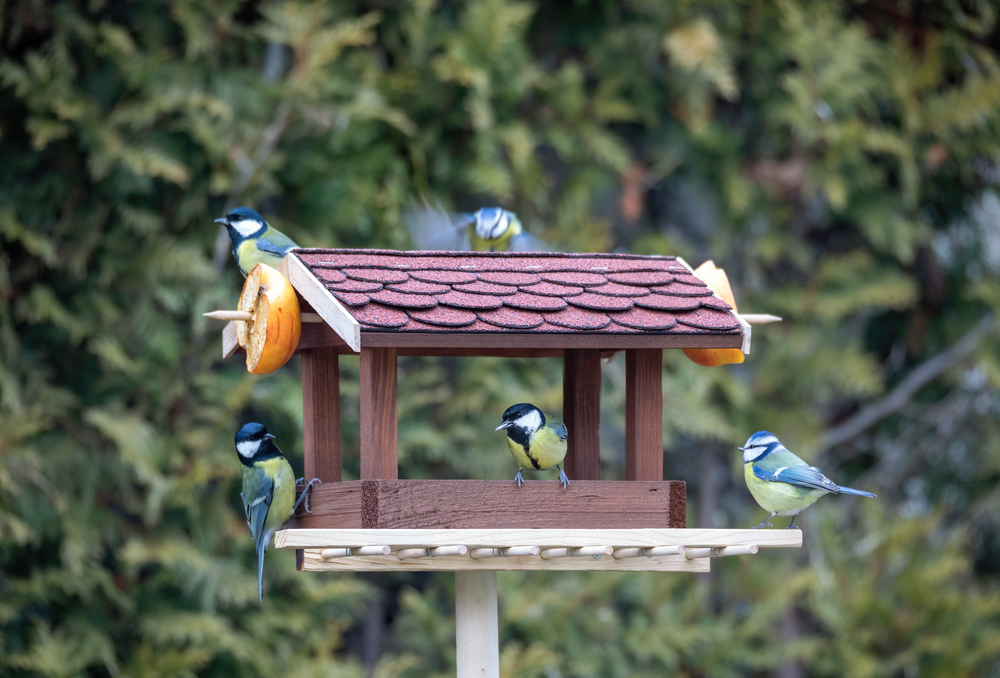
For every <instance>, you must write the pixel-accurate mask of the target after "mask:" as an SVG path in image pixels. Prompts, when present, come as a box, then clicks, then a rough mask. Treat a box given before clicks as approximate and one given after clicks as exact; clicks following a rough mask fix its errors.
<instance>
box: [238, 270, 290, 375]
mask: <svg viewBox="0 0 1000 678" xmlns="http://www.w3.org/2000/svg"><path fill="white" fill-rule="evenodd" d="M238 308H239V310H240V311H247V312H249V313H250V314H251V316H252V317H251V318H250V320H247V321H243V322H237V323H236V340H237V341H238V342H239V345H240V346H242V347H243V348H245V349H246V351H247V371H248V372H250V373H252V374H268V373H270V372H274V371H275V370H276V369H278V368H279V367H281V366H282V365H284V364H285V363H287V362H288V359H289V358H291V357H292V354H293V353H295V349H296V348H297V347H298V345H299V338H300V337H301V336H302V312H301V310H300V309H299V299H298V296H296V294H295V288H293V287H292V285H291V283H290V282H288V280H287V279H286V278H285V276H283V275H281V273H279V272H278V271H277V270H275V269H273V268H271V267H270V266H268V265H267V264H257V266H255V267H254V269H253V270H252V271H250V275H248V276H247V279H246V282H245V283H244V284H243V292H242V293H241V294H240V303H239V307H238Z"/></svg>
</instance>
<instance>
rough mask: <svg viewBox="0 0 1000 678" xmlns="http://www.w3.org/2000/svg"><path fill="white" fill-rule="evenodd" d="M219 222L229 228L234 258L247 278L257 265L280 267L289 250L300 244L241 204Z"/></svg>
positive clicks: (217, 221) (216, 221)
mask: <svg viewBox="0 0 1000 678" xmlns="http://www.w3.org/2000/svg"><path fill="white" fill-rule="evenodd" d="M215 223H217V224H222V225H223V226H225V227H226V230H228V231H229V238H230V239H231V240H232V241H233V257H234V258H235V259H236V265H237V266H239V267H240V273H242V274H243V276H244V277H246V275H247V274H248V273H250V271H252V270H253V269H254V266H256V265H257V264H267V265H268V266H272V267H277V265H278V263H279V262H280V261H281V260H282V258H284V256H285V255H286V254H288V250H290V249H292V248H293V247H298V245H296V244H295V243H294V242H292V240H291V238H289V237H288V236H287V235H285V234H284V233H282V232H281V231H279V230H277V229H275V228H271V227H270V226H269V225H268V223H267V222H266V221H264V218H263V217H262V216H260V215H259V214H257V213H256V212H254V211H253V210H252V209H250V208H249V207H237V208H236V209H234V210H233V211H232V212H230V213H229V214H227V215H226V216H224V217H222V218H221V219H216V220H215Z"/></svg>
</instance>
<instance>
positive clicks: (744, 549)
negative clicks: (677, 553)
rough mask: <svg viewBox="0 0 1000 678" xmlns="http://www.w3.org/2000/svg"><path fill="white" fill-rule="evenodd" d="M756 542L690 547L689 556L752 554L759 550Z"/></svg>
mask: <svg viewBox="0 0 1000 678" xmlns="http://www.w3.org/2000/svg"><path fill="white" fill-rule="evenodd" d="M758 550H759V549H758V547H757V545H756V544H747V545H745V546H720V547H718V548H714V549H688V550H687V553H685V554H684V555H685V556H687V559H688V560H694V559H695V558H716V557H721V556H752V555H754V554H755V553H757V551H758Z"/></svg>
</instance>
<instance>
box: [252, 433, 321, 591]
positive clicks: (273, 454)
mask: <svg viewBox="0 0 1000 678" xmlns="http://www.w3.org/2000/svg"><path fill="white" fill-rule="evenodd" d="M273 440H274V436H273V435H271V434H270V433H268V432H267V429H266V428H264V426H263V425H262V424H257V423H249V424H244V425H243V426H242V427H241V428H240V430H239V431H237V432H236V454H237V456H238V457H239V458H240V462H241V463H242V464H243V467H242V469H243V492H242V494H241V495H240V496H241V497H242V498H243V509H244V510H245V511H246V514H247V525H249V526H250V534H251V536H253V541H254V545H255V546H256V548H257V598H258V599H259V600H260V601H261V602H263V601H264V553H265V552H266V551H267V547H268V546H269V545H270V543H271V535H273V534H274V533H275V532H276V531H277V530H279V529H281V526H282V525H284V524H285V523H286V522H288V519H289V518H291V517H292V515H294V514H295V511H296V509H298V508H299V504H300V503H302V501H303V500H304V501H305V509H306V511H308V512H310V513H311V511H309V499H308V496H309V489H310V488H311V487H312V485H313V483H318V482H319V479H318V478H313V479H312V480H310V481H309V484H308V485H306V488H305V490H303V492H302V495H301V496H300V497H299V500H298V501H295V486H296V485H298V484H299V483H302V482H305V478H302V479H300V480H299V481H296V480H295V474H294V473H293V472H292V465H291V464H289V463H288V460H287V459H285V457H284V455H282V454H281V450H279V449H278V446H277V445H275V444H274V443H273V442H272V441H273Z"/></svg>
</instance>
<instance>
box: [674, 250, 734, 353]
mask: <svg viewBox="0 0 1000 678" xmlns="http://www.w3.org/2000/svg"><path fill="white" fill-rule="evenodd" d="M694 274H695V275H696V276H698V277H699V278H701V279H702V280H703V281H704V282H705V284H706V285H708V287H709V289H711V290H712V291H713V292H715V293H716V294H718V295H719V297H721V298H722V300H723V301H725V302H726V303H727V304H729V305H730V306H732V307H733V312H734V313H735V312H736V297H734V296H733V289H732V287H730V286H729V278H728V277H727V276H726V272H725V271H724V270H722V269H721V268H718V267H717V266H716V265H715V262H714V261H712V260H711V259H709V260H708V261H706V262H705V263H703V264H702V265H701V266H699V267H698V268H696V269H694ZM682 350H683V351H684V355H686V356H687V357H688V359H689V360H691V362H694V363H697V364H698V365H701V366H702V367H718V366H719V365H734V364H738V363H741V362H743V360H744V358H745V357H746V356H744V355H743V351H741V350H740V349H738V348H685V349H682Z"/></svg>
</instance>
